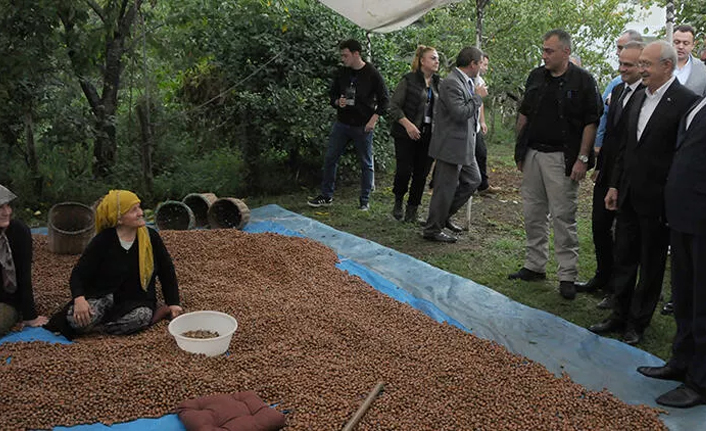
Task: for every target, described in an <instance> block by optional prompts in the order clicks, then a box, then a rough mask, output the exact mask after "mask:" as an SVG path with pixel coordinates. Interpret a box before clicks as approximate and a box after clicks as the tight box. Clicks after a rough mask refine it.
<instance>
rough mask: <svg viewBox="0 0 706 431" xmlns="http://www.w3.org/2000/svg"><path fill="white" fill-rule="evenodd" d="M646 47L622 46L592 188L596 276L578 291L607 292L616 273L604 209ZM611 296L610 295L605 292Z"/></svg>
mask: <svg viewBox="0 0 706 431" xmlns="http://www.w3.org/2000/svg"><path fill="white" fill-rule="evenodd" d="M643 48H644V44H643V43H642V42H636V41H632V42H628V43H626V44H625V45H623V46H622V49H621V51H620V54H619V64H620V66H619V70H620V77H621V79H622V81H623V82H622V83H621V84H618V85H616V86H615V87H614V88H613V91H612V92H611V94H610V97H609V99H608V100H610V101H611V104H610V106H609V108H608V116H607V120H606V125H605V133H604V135H603V145H602V147H601V152H600V153H599V154H598V160H597V162H596V183H595V185H594V187H593V211H592V214H591V221H592V228H593V244H594V245H595V250H596V274H595V275H594V276H593V278H591V280H589V281H588V282H587V283H577V284H576V290H577V291H579V292H581V291H587V292H592V291H594V290H597V289H604V290H606V291H607V290H608V289H607V288H606V287H607V286H608V281H610V275H611V273H612V271H613V221H614V220H615V211H612V210H608V209H606V207H605V195H606V194H607V193H608V182H609V180H610V175H611V172H612V171H613V166H614V164H615V157H616V155H617V153H618V149H619V148H618V147H619V146H620V141H621V139H622V137H623V134H624V133H623V131H624V130H625V127H624V121H623V120H624V118H625V116H624V115H622V114H623V112H627V111H628V110H629V109H630V104H631V102H632V101H633V100H635V99H634V98H633V97H632V95H633V94H635V92H636V91H637V90H640V89H641V88H643V87H644V85H643V84H642V76H641V75H640V68H639V66H638V62H639V60H640V54H641V53H642V49H643ZM606 293H608V292H606ZM598 305H599V308H610V299H609V296H606V298H604V300H603V301H602V302H601V303H600V304H598Z"/></svg>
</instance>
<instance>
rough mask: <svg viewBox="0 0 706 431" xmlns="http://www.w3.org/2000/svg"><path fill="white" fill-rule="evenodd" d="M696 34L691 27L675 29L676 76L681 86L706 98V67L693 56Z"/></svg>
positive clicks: (673, 40)
mask: <svg viewBox="0 0 706 431" xmlns="http://www.w3.org/2000/svg"><path fill="white" fill-rule="evenodd" d="M694 34H695V31H694V27H692V26H690V25H680V26H678V27H677V28H675V29H674V35H673V37H672V44H673V45H674V48H675V49H676V50H677V68H676V69H675V70H674V76H676V77H677V79H678V80H679V83H680V84H682V85H683V86H685V87H686V88H688V89H689V90H691V91H693V92H694V93H696V94H697V95H698V96H706V65H704V64H703V63H702V62H700V61H698V60H696V59H695V58H694V57H692V55H691V52H692V51H693V50H694Z"/></svg>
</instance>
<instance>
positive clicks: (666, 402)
mask: <svg viewBox="0 0 706 431" xmlns="http://www.w3.org/2000/svg"><path fill="white" fill-rule="evenodd" d="M657 404H661V405H663V406H668V407H678V408H682V409H686V408H689V407H694V406H698V405H700V404H706V398H704V396H703V395H701V394H700V393H698V392H697V391H695V390H694V389H693V388H690V387H689V386H687V385H685V384H682V385H679V386H678V387H677V388H676V389H672V390H671V391H669V392H666V393H664V394H662V395H660V396H659V397H657Z"/></svg>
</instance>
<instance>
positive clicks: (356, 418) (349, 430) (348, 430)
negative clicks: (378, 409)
mask: <svg viewBox="0 0 706 431" xmlns="http://www.w3.org/2000/svg"><path fill="white" fill-rule="evenodd" d="M384 386H385V383H383V382H379V383H378V384H377V385H376V386H375V388H374V389H373V390H372V391H371V392H370V393H369V394H368V397H367V398H366V399H365V401H363V404H362V405H361V406H360V407H359V408H358V411H357V412H355V414H354V415H353V417H352V418H351V420H349V421H348V423H347V424H346V426H345V427H343V431H353V430H354V429H355V427H356V426H357V425H358V422H360V420H361V419H363V416H365V413H366V412H367V411H368V409H369V408H370V405H371V404H372V403H373V401H375V398H376V397H377V396H378V394H379V393H380V391H382V388H383V387H384Z"/></svg>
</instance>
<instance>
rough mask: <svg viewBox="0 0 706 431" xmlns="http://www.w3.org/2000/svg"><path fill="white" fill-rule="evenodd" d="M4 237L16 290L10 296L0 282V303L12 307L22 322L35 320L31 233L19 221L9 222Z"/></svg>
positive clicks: (0, 281)
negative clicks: (8, 246) (20, 315)
mask: <svg viewBox="0 0 706 431" xmlns="http://www.w3.org/2000/svg"><path fill="white" fill-rule="evenodd" d="M5 235H7V239H8V241H9V242H10V248H11V249H12V259H13V260H14V262H15V272H16V276H17V290H16V291H15V293H12V294H10V293H7V292H5V290H4V289H3V288H2V287H1V286H2V282H3V281H2V280H0V302H4V303H5V304H9V305H11V306H13V307H14V308H15V309H16V310H17V311H19V312H20V314H22V320H32V319H36V318H37V311H36V309H35V307H34V293H33V292H32V233H31V232H30V230H29V228H28V227H27V225H26V224H24V223H22V222H21V221H19V220H10V225H9V226H8V227H7V230H6V231H5Z"/></svg>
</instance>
